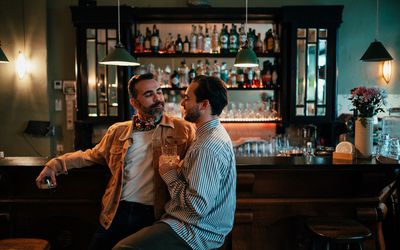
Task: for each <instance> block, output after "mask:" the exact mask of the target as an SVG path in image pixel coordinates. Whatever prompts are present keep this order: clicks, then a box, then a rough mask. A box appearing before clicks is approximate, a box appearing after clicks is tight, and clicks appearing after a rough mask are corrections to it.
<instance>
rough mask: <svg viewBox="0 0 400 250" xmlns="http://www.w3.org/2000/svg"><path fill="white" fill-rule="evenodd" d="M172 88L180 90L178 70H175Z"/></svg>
mask: <svg viewBox="0 0 400 250" xmlns="http://www.w3.org/2000/svg"><path fill="white" fill-rule="evenodd" d="M171 87H172V88H179V73H178V71H176V70H174V73H172V75H171Z"/></svg>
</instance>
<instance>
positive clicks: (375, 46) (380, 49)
mask: <svg viewBox="0 0 400 250" xmlns="http://www.w3.org/2000/svg"><path fill="white" fill-rule="evenodd" d="M378 35H379V0H376V37H378ZM360 60H362V61H364V62H382V61H390V60H393V57H392V56H391V55H390V54H389V52H388V51H387V50H386V49H385V47H384V46H383V44H382V43H381V42H379V41H378V40H377V39H375V41H373V42H372V43H371V44H370V45H369V47H368V49H367V51H365V53H364V55H363V56H362V57H361V59H360Z"/></svg>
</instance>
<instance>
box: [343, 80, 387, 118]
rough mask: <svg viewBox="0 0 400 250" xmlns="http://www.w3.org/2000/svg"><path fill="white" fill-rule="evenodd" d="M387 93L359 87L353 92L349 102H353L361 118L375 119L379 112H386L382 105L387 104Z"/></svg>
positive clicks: (374, 88) (373, 88) (377, 89)
mask: <svg viewBox="0 0 400 250" xmlns="http://www.w3.org/2000/svg"><path fill="white" fill-rule="evenodd" d="M386 98H387V94H386V91H385V90H383V89H380V88H376V87H372V88H367V87H362V86H360V87H357V88H354V89H352V90H351V95H350V97H349V100H350V101H351V102H352V104H353V106H354V108H353V109H351V110H355V111H357V113H358V116H359V117H363V118H366V117H373V116H374V115H376V114H378V113H379V112H385V111H384V110H383V109H382V105H385V104H386Z"/></svg>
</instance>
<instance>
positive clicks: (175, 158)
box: [160, 144, 179, 165]
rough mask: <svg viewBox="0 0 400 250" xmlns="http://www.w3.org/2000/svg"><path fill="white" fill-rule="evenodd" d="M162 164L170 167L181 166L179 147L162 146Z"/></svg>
mask: <svg viewBox="0 0 400 250" xmlns="http://www.w3.org/2000/svg"><path fill="white" fill-rule="evenodd" d="M161 164H169V165H178V164H179V155H178V147H177V145H170V144H166V145H162V146H161V156H160V165H161Z"/></svg>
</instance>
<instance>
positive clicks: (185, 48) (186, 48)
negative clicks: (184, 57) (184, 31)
mask: <svg viewBox="0 0 400 250" xmlns="http://www.w3.org/2000/svg"><path fill="white" fill-rule="evenodd" d="M189 52H190V43H189V39H188V36H185V41H183V53H189Z"/></svg>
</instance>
